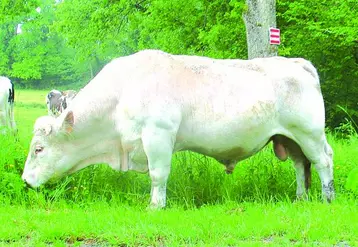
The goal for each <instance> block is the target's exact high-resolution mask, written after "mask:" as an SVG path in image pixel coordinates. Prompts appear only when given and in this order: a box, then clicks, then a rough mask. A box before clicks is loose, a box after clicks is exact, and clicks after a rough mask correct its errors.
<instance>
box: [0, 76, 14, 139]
mask: <svg viewBox="0 0 358 247" xmlns="http://www.w3.org/2000/svg"><path fill="white" fill-rule="evenodd" d="M14 98H15V90H14V85H13V84H12V82H11V81H10V79H9V78H7V77H3V76H0V127H5V128H9V129H10V130H11V131H12V132H13V133H14V134H15V133H16V123H15V118H14ZM5 132H6V131H5V130H2V133H5Z"/></svg>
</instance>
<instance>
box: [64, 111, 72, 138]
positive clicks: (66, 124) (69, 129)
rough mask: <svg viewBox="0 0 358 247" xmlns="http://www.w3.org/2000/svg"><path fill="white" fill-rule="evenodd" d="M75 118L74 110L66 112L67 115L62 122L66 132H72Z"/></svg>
mask: <svg viewBox="0 0 358 247" xmlns="http://www.w3.org/2000/svg"><path fill="white" fill-rule="evenodd" d="M74 122H75V121H74V118H73V112H72V111H68V112H67V113H66V116H65V118H64V120H63V122H62V129H63V130H64V131H65V132H66V133H68V134H69V133H71V132H72V130H73V125H74Z"/></svg>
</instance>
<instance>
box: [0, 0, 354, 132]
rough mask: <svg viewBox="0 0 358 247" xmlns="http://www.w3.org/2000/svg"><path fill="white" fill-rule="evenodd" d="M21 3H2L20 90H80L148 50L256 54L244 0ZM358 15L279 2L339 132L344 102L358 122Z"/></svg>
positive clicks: (341, 5)
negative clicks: (114, 64)
mask: <svg viewBox="0 0 358 247" xmlns="http://www.w3.org/2000/svg"><path fill="white" fill-rule="evenodd" d="M15 2H16V4H14V1H12V0H2V1H1V5H0V40H1V42H0V74H1V75H5V76H8V77H10V78H11V79H12V80H13V81H14V82H15V83H16V87H24V88H52V87H60V88H61V87H62V88H76V89H78V88H80V87H81V86H83V85H85V84H86V83H87V82H88V81H89V80H90V79H91V78H92V77H93V76H94V75H96V73H97V72H98V71H99V70H100V69H101V68H102V67H103V65H104V64H106V63H107V62H109V61H110V60H111V59H112V58H114V57H119V56H123V55H129V54H132V53H134V52H136V51H138V50H142V49H145V48H155V49H161V50H164V51H166V52H171V53H175V54H196V55H204V56H209V57H213V58H241V59H246V58H247V57H248V52H247V41H246V30H245V24H244V21H243V16H244V15H245V13H246V12H247V5H246V4H245V1H244V0H210V1H209V0H188V1H183V0H170V1H168V0H127V1H120V0H65V1H54V0H43V1H36V0H28V1H25V0H18V1H15ZM37 7H40V9H39V8H38V9H37V11H36V8H37ZM357 13H358V1H357V0H339V1H338V0H296V1H292V0H277V2H276V17H277V19H276V20H277V27H278V28H280V29H281V45H280V46H279V48H278V54H279V55H281V56H286V57H303V58H306V59H308V60H310V61H311V62H312V63H313V64H314V65H315V66H316V67H317V69H318V71H319V75H320V77H321V86H322V91H323V94H324V99H325V104H326V116H327V125H328V126H329V127H331V128H335V127H337V126H339V125H340V124H341V123H344V122H345V118H347V116H348V115H347V113H345V112H344V111H342V110H341V109H340V108H339V107H337V105H340V106H342V107H343V108H345V109H347V111H348V113H349V114H350V115H351V117H352V119H353V120H355V121H356V120H357V119H358V111H357V108H358V105H357V103H358V102H357V95H358V84H357V82H358V17H357ZM19 24H20V25H19ZM20 29H21V31H20Z"/></svg>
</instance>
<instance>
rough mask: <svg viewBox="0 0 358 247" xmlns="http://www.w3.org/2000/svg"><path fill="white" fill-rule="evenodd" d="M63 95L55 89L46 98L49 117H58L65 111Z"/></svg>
mask: <svg viewBox="0 0 358 247" xmlns="http://www.w3.org/2000/svg"><path fill="white" fill-rule="evenodd" d="M63 99H64V97H63V95H62V92H60V91H58V90H56V89H53V90H51V91H50V92H49V93H48V94H47V96H46V104H47V108H48V112H49V115H52V116H57V115H59V113H61V112H62V111H63V107H62V104H63Z"/></svg>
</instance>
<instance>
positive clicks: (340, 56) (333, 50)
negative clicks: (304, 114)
mask: <svg viewBox="0 0 358 247" xmlns="http://www.w3.org/2000/svg"><path fill="white" fill-rule="evenodd" d="M277 8H278V9H277V13H278V16H277V18H278V26H280V27H281V30H282V40H283V44H282V45H281V46H280V49H279V53H280V54H281V55H285V56H299V57H304V58H307V59H309V60H311V61H312V62H313V64H314V65H315V66H316V67H317V69H318V72H319V74H320V77H321V86H322V91H323V94H324V97H325V104H326V116H327V125H328V126H331V127H337V126H338V125H339V124H340V122H342V118H343V117H344V113H343V112H342V111H340V109H339V108H337V107H336V105H337V104H340V105H342V106H344V107H345V108H348V109H350V110H351V111H354V114H353V118H354V119H355V121H357V119H358V114H357V112H356V111H355V109H357V101H356V95H357V94H358V87H357V84H356V83H355V82H356V81H357V80H358V42H357V41H358V32H357V27H358V19H357V18H356V16H357V14H356V12H357V11H356V10H357V9H358V2H357V1H355V0H345V1H328V0H325V1H309V0H299V1H294V2H291V1H286V0H279V1H278V7H277Z"/></svg>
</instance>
